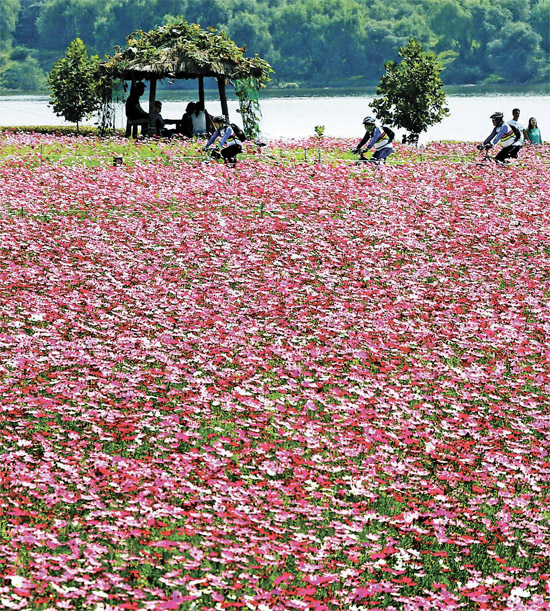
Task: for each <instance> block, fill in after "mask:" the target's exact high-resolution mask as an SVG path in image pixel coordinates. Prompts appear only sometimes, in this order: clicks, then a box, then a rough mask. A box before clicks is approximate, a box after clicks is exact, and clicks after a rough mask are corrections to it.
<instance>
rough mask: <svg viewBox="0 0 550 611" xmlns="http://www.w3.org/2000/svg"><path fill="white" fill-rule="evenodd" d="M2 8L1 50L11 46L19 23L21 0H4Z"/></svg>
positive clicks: (0, 16)
mask: <svg viewBox="0 0 550 611" xmlns="http://www.w3.org/2000/svg"><path fill="white" fill-rule="evenodd" d="M1 7H2V10H0V50H2V49H7V48H9V46H10V42H11V38H12V36H13V32H14V30H15V26H16V24H17V13H18V12H19V0H2V4H1Z"/></svg>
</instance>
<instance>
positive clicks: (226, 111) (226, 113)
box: [218, 76, 229, 123]
mask: <svg viewBox="0 0 550 611" xmlns="http://www.w3.org/2000/svg"><path fill="white" fill-rule="evenodd" d="M218 91H219V93H220V102H221V105H222V115H223V116H224V117H225V120H226V121H227V122H228V123H229V109H228V108H227V97H226V95H225V77H224V76H219V77H218Z"/></svg>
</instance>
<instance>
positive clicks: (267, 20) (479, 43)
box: [0, 0, 550, 90]
mask: <svg viewBox="0 0 550 611" xmlns="http://www.w3.org/2000/svg"><path fill="white" fill-rule="evenodd" d="M0 5H1V11H0V88H3V89H21V90H32V89H40V88H43V87H44V86H45V76H46V74H47V73H48V72H49V70H50V69H51V67H52V65H53V63H54V62H55V61H56V60H57V59H59V58H60V57H61V56H62V55H63V54H64V52H65V49H66V48H67V46H68V45H69V43H70V42H71V41H72V40H73V39H74V38H76V37H80V38H81V39H82V40H83V41H84V43H85V44H86V46H87V48H88V50H89V52H90V53H95V54H98V55H100V56H102V57H103V56H105V55H106V54H107V55H112V54H113V53H114V47H115V45H121V46H124V44H125V39H126V36H127V35H128V34H130V33H132V32H134V31H136V30H139V29H143V30H149V29H151V28H153V27H154V26H156V25H159V24H161V23H163V22H165V21H166V19H167V17H168V16H183V17H184V18H185V19H187V21H190V22H194V23H198V24H200V25H201V26H202V27H208V26H215V27H217V28H219V29H221V30H224V31H225V32H227V33H228V34H229V36H231V38H233V40H235V42H236V43H237V44H238V45H243V44H246V45H247V55H254V54H255V53H258V54H259V55H261V56H262V57H264V58H265V59H267V60H268V61H269V62H270V63H271V65H272V66H273V68H274V70H275V73H274V75H273V84H274V85H276V86H282V87H285V86H286V87H291V86H298V85H300V86H303V85H307V86H329V85H332V86H336V85H353V84H357V85H361V86H362V85H368V84H370V85H375V84H377V83H378V81H379V80H380V77H381V75H382V73H383V66H384V62H385V61H386V60H388V59H398V57H397V49H398V48H399V47H400V46H402V45H403V44H406V43H407V41H408V39H409V38H410V37H414V38H415V39H417V40H418V41H420V42H421V43H422V44H423V45H424V48H425V49H427V50H431V51H434V52H435V53H436V54H437V55H438V57H439V59H440V60H441V63H442V64H443V66H444V67H445V69H444V72H443V74H442V77H443V80H444V82H445V83H448V84H462V83H498V82H503V83H526V82H545V81H547V80H548V78H549V75H550V59H549V58H550V0H392V2H388V1H387V0H104V1H103V2H97V0H0Z"/></svg>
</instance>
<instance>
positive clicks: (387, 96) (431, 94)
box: [371, 38, 449, 140]
mask: <svg viewBox="0 0 550 611" xmlns="http://www.w3.org/2000/svg"><path fill="white" fill-rule="evenodd" d="M399 56H400V57H402V58H403V59H402V60H401V63H400V64H399V65H397V63H396V62H394V61H392V60H390V61H387V62H386V63H385V64H384V68H385V74H384V76H382V79H381V80H380V84H379V85H378V88H377V89H376V93H377V94H379V95H382V96H384V97H382V98H376V99H375V100H374V101H373V102H372V103H371V107H372V108H373V109H374V111H375V113H376V115H377V117H378V118H379V119H380V120H381V121H382V122H383V123H389V124H390V125H394V126H395V127H404V128H405V129H406V130H407V131H409V132H410V133H411V135H412V138H411V140H417V139H418V135H419V134H420V133H421V132H423V131H426V129H427V128H428V127H429V126H430V125H435V124H436V123H439V122H440V121H441V120H442V119H443V117H446V116H447V115H448V114H449V109H448V108H447V107H446V106H445V103H446V96H445V92H444V91H443V81H442V80H441V77H440V76H439V75H440V73H441V69H442V68H441V65H440V64H439V62H438V61H437V59H436V57H435V55H434V54H433V53H426V52H425V51H424V49H423V47H422V45H421V44H420V43H419V42H418V41H416V40H414V39H413V38H411V39H410V40H409V44H408V45H407V46H405V47H401V48H400V49H399Z"/></svg>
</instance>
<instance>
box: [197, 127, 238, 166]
mask: <svg viewBox="0 0 550 611" xmlns="http://www.w3.org/2000/svg"><path fill="white" fill-rule="evenodd" d="M212 123H213V124H214V129H215V131H214V133H213V134H212V135H211V136H210V138H209V139H208V142H207V143H206V144H205V146H204V150H205V151H206V150H208V149H209V148H210V147H211V146H212V145H213V144H214V142H215V141H216V140H217V138H220V142H219V144H218V149H220V151H221V152H218V155H219V156H221V157H223V161H224V163H228V164H231V165H233V166H235V164H236V163H237V155H238V154H239V153H240V152H241V151H242V150H243V147H242V142H241V141H240V140H239V139H238V138H237V136H236V134H235V132H234V131H233V128H232V127H231V125H227V123H226V121H225V117H222V115H217V116H215V117H214V118H213V119H212ZM218 158H219V157H218Z"/></svg>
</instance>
